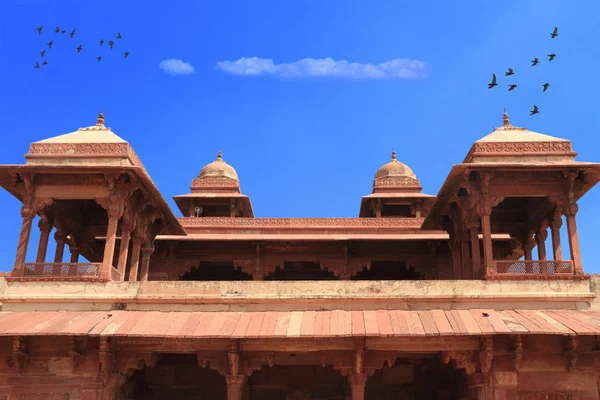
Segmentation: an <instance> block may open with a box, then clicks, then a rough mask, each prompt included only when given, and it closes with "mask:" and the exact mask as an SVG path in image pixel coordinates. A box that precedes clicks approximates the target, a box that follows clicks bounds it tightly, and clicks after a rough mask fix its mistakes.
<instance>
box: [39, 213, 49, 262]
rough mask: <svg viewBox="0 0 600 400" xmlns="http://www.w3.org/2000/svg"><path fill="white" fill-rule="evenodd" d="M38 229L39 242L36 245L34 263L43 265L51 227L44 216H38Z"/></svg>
mask: <svg viewBox="0 0 600 400" xmlns="http://www.w3.org/2000/svg"><path fill="white" fill-rule="evenodd" d="M38 226H39V228H40V242H39V244H38V251H37V256H36V258H35V262H36V263H43V262H45V261H46V252H47V251H48V239H49V238H50V231H51V230H52V226H51V225H50V222H49V221H48V217H47V216H46V214H42V215H40V222H39V223H38Z"/></svg>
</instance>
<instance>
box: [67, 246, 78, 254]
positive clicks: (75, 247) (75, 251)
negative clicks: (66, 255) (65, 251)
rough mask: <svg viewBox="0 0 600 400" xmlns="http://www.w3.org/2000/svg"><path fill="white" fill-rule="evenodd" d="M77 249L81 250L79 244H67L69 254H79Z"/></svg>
mask: <svg viewBox="0 0 600 400" xmlns="http://www.w3.org/2000/svg"><path fill="white" fill-rule="evenodd" d="M79 250H81V248H80V247H79V246H69V251H70V252H71V254H79Z"/></svg>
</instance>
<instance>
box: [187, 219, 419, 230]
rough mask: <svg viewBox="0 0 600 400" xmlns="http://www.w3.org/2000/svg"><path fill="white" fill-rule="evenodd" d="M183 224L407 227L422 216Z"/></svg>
mask: <svg viewBox="0 0 600 400" xmlns="http://www.w3.org/2000/svg"><path fill="white" fill-rule="evenodd" d="M179 221H180V222H181V224H182V225H183V226H189V227H193V226H198V227H202V226H223V227H255V228H261V227H277V228H279V227H281V228H285V227H291V228H296V227H330V228H333V227H336V228H337V227H339V228H346V227H348V228H350V227H357V228H360V227H375V228H386V227H407V228H420V227H421V225H422V224H423V221H424V218H219V217H207V218H194V217H185V218H179Z"/></svg>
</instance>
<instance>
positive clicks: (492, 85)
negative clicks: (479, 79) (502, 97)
mask: <svg viewBox="0 0 600 400" xmlns="http://www.w3.org/2000/svg"><path fill="white" fill-rule="evenodd" d="M494 86H498V84H497V83H496V74H492V83H488V89H491V88H493V87H494Z"/></svg>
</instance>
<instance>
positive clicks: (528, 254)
mask: <svg viewBox="0 0 600 400" xmlns="http://www.w3.org/2000/svg"><path fill="white" fill-rule="evenodd" d="M534 243H535V241H534V239H533V234H532V233H531V232H526V233H525V234H523V237H522V239H521V244H522V246H523V252H524V253H525V254H524V255H525V260H527V261H531V260H533V254H532V251H533V246H534ZM528 272H530V271H528Z"/></svg>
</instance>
